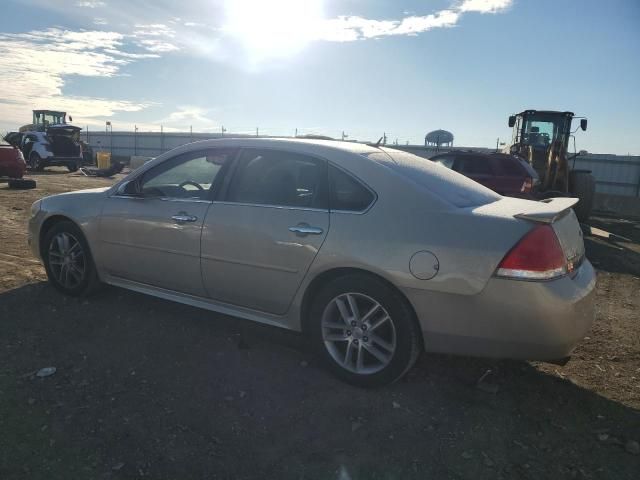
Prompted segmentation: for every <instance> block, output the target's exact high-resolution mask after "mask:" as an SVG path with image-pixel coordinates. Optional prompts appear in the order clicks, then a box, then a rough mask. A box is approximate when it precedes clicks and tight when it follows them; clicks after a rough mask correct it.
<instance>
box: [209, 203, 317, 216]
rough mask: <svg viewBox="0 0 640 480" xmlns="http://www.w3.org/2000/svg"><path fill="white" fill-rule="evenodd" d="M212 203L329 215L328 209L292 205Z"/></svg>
mask: <svg viewBox="0 0 640 480" xmlns="http://www.w3.org/2000/svg"><path fill="white" fill-rule="evenodd" d="M212 203H214V204H219V205H238V206H241V207H259V208H278V209H280V210H299V211H304V212H324V213H329V209H327V208H311V207H293V206H290V205H270V204H268V203H247V202H230V201H228V200H214V201H213V202H212Z"/></svg>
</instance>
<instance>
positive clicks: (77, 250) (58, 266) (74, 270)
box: [49, 232, 86, 289]
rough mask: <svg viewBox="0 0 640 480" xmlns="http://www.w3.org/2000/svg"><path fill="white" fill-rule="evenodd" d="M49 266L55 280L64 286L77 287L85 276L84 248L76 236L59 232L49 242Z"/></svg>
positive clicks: (68, 287)
mask: <svg viewBox="0 0 640 480" xmlns="http://www.w3.org/2000/svg"><path fill="white" fill-rule="evenodd" d="M49 267H50V269H51V272H52V273H53V275H54V277H55V279H56V281H57V282H58V283H59V284H60V285H61V286H62V287H64V288H67V289H73V288H76V287H78V286H79V285H80V284H81V283H82V281H83V280H84V277H85V272H86V259H85V253H84V249H83V248H82V245H81V244H80V242H79V241H78V239H77V238H76V237H74V236H73V235H71V234H70V233H68V232H60V233H58V234H57V235H56V236H54V237H53V238H52V239H51V243H50V244H49Z"/></svg>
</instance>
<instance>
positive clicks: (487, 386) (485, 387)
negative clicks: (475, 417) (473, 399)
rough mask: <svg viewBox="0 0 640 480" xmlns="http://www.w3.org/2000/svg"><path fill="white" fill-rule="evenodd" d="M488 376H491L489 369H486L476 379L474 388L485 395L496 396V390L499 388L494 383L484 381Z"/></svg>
mask: <svg viewBox="0 0 640 480" xmlns="http://www.w3.org/2000/svg"><path fill="white" fill-rule="evenodd" d="M489 375H491V369H488V370H487V371H486V372H484V373H483V374H482V376H481V377H480V378H479V379H478V381H477V382H476V388H477V389H478V390H482V391H483V392H486V393H493V394H496V393H498V390H500V387H499V386H498V385H496V384H495V383H490V382H487V381H486V380H485V379H486V378H487V377H488V376H489Z"/></svg>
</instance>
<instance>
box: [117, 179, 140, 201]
mask: <svg viewBox="0 0 640 480" xmlns="http://www.w3.org/2000/svg"><path fill="white" fill-rule="evenodd" d="M118 193H120V194H121V195H130V196H132V197H137V196H140V195H141V194H142V191H141V190H140V184H139V183H138V182H137V181H135V180H129V181H128V182H125V183H123V184H122V185H120V188H119V189H118Z"/></svg>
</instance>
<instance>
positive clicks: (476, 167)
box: [453, 156, 493, 175]
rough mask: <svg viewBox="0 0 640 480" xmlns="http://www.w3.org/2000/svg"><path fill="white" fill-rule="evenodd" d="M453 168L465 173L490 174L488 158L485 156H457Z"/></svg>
mask: <svg viewBox="0 0 640 480" xmlns="http://www.w3.org/2000/svg"><path fill="white" fill-rule="evenodd" d="M453 169H454V170H455V171H456V172H460V173H463V174H465V175H491V174H492V173H493V171H492V170H491V165H490V164H489V159H488V158H485V157H472V156H464V157H458V159H457V160H456V162H455V165H454V167H453Z"/></svg>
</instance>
